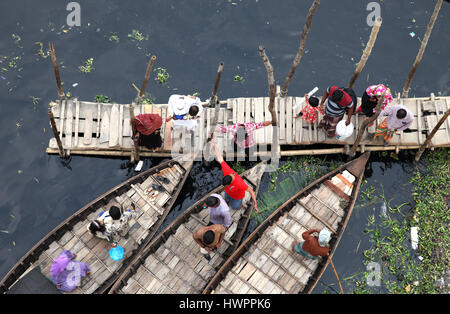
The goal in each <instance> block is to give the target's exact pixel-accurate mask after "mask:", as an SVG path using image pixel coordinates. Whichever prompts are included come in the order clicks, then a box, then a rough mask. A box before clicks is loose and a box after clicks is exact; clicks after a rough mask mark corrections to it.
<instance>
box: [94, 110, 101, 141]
mask: <svg viewBox="0 0 450 314" xmlns="http://www.w3.org/2000/svg"><path fill="white" fill-rule="evenodd" d="M100 112H101V104H100V103H97V132H96V134H95V137H96V138H99V137H100Z"/></svg>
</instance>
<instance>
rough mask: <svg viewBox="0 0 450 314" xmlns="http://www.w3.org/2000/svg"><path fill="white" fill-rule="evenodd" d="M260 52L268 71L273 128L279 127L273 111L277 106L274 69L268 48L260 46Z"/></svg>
mask: <svg viewBox="0 0 450 314" xmlns="http://www.w3.org/2000/svg"><path fill="white" fill-rule="evenodd" d="M258 51H259V56H260V57H261V59H262V61H263V63H264V66H265V67H266V70H267V82H268V83H269V97H270V101H269V111H270V114H271V116H272V126H277V114H276V112H275V110H273V107H274V105H275V79H274V77H273V67H272V64H270V61H269V58H267V55H266V48H264V46H259V48H258ZM258 122H260V121H258Z"/></svg>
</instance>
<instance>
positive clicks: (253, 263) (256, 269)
mask: <svg viewBox="0 0 450 314" xmlns="http://www.w3.org/2000/svg"><path fill="white" fill-rule="evenodd" d="M369 154H370V153H365V154H363V155H361V156H360V157H359V158H357V159H355V160H353V161H350V162H348V163H346V164H344V165H342V166H341V167H339V168H337V169H335V170H334V171H331V172H330V173H328V174H326V175H324V176H323V177H321V178H320V179H318V180H316V181H315V182H313V183H311V184H310V185H308V186H307V187H306V188H304V189H303V190H301V191H300V192H299V193H297V194H296V195H294V196H293V197H292V198H290V199H289V200H288V201H287V202H286V203H284V204H283V205H282V206H280V207H279V208H278V209H276V210H275V211H274V212H273V213H272V214H271V215H270V216H269V217H267V219H266V220H265V221H264V222H263V223H262V224H261V225H259V226H258V228H257V229H256V230H255V231H254V232H253V233H252V234H251V235H250V236H249V237H248V238H247V239H246V240H245V241H244V242H243V243H242V244H241V245H240V246H239V247H238V248H237V249H236V251H235V252H234V253H233V254H232V255H231V256H230V258H229V259H228V260H227V261H226V262H225V263H224V264H223V266H222V267H221V268H220V270H219V271H218V272H217V273H216V275H215V276H214V277H213V278H212V279H211V281H210V282H209V283H208V285H207V286H206V287H205V289H204V290H203V293H205V294H206V293H216V294H226V293H234V294H244V293H245V294H247V293H250V294H251V293H255V294H260V293H263V294H283V293H311V291H312V290H313V289H314V287H315V286H316V284H317V282H318V281H319V279H320V277H321V276H322V274H323V272H324V271H325V269H326V267H327V265H328V259H319V260H313V259H308V258H305V257H303V256H302V255H300V254H297V253H293V252H292V251H291V245H292V243H293V241H294V240H295V241H302V240H303V239H302V238H301V235H302V233H303V232H304V231H306V230H311V229H323V228H325V227H326V228H328V229H329V230H330V231H331V232H332V237H331V240H330V243H329V246H330V256H331V257H332V256H333V254H334V252H335V251H336V248H337V246H338V244H339V241H340V239H341V237H342V234H343V233H344V230H345V228H346V226H347V223H348V220H349V218H350V215H351V213H352V210H353V206H354V205H355V201H356V198H357V195H358V191H359V188H360V185H361V180H362V177H363V175H364V169H365V165H366V163H367V160H368V158H369Z"/></svg>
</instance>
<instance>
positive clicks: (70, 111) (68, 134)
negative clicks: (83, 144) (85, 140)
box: [64, 101, 73, 149]
mask: <svg viewBox="0 0 450 314" xmlns="http://www.w3.org/2000/svg"><path fill="white" fill-rule="evenodd" d="M72 106H73V103H72V101H69V102H68V103H67V113H66V128H65V132H64V133H65V135H66V145H65V148H66V149H69V148H71V147H72V132H73V109H72Z"/></svg>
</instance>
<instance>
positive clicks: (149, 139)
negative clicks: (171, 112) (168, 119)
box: [134, 113, 162, 151]
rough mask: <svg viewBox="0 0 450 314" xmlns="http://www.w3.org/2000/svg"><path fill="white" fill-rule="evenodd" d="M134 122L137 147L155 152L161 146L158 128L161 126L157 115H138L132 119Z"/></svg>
mask: <svg viewBox="0 0 450 314" xmlns="http://www.w3.org/2000/svg"><path fill="white" fill-rule="evenodd" d="M134 120H135V122H136V131H137V132H136V134H135V137H136V138H137V139H138V143H139V146H145V147H146V148H148V149H151V150H153V151H154V150H156V149H157V148H159V147H161V146H162V139H161V132H160V128H161V125H162V119H161V116H160V115H158V114H152V113H145V114H139V115H137V116H136V117H135V118H134Z"/></svg>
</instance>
